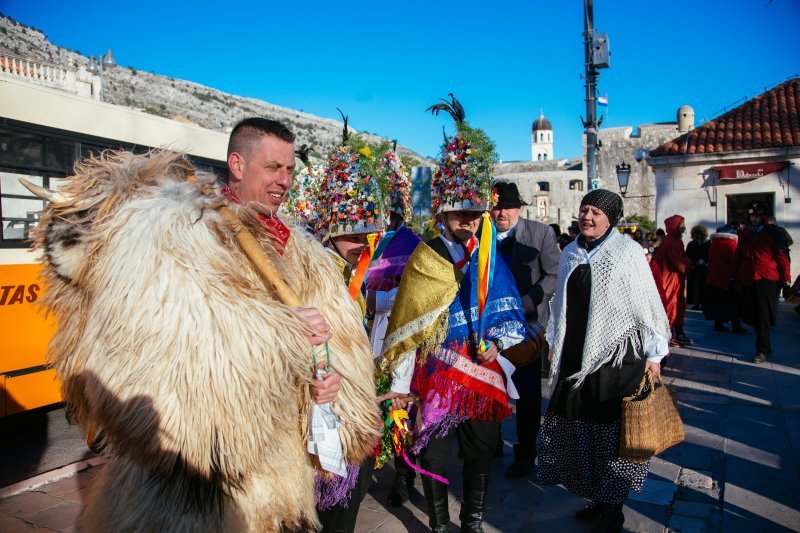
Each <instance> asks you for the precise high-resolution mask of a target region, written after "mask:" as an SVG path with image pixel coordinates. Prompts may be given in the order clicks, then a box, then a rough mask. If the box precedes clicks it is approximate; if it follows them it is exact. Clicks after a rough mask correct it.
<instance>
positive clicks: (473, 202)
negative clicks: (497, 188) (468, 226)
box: [426, 93, 497, 215]
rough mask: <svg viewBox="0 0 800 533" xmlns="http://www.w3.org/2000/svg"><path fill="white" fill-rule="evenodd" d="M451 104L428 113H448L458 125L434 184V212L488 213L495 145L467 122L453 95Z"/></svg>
mask: <svg viewBox="0 0 800 533" xmlns="http://www.w3.org/2000/svg"><path fill="white" fill-rule="evenodd" d="M450 100H451V101H450V102H448V101H447V100H444V99H442V102H443V103H440V104H434V105H432V106H430V107H429V108H428V109H427V110H426V111H430V112H431V113H433V114H435V115H438V114H439V112H440V111H446V112H447V113H449V114H450V116H451V117H453V120H454V121H455V123H456V135H455V136H454V137H452V138H450V139H448V138H447V136H446V135H445V138H444V144H443V145H442V149H441V155H440V161H439V168H438V169H437V170H436V172H435V173H434V175H433V179H432V180H431V210H432V211H433V213H434V214H437V215H438V214H439V213H444V212H447V211H485V210H487V209H489V208H490V207H491V204H492V172H493V170H494V166H495V164H496V163H497V152H496V151H495V146H494V142H492V140H491V139H490V138H489V137H488V136H487V135H486V133H485V132H484V131H483V130H481V129H480V128H473V127H472V126H470V125H469V124H467V122H466V121H465V120H464V117H465V113H464V108H463V107H462V106H461V103H460V102H459V101H458V100H456V98H455V96H453V93H450Z"/></svg>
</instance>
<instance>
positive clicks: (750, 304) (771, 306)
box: [742, 279, 780, 355]
mask: <svg viewBox="0 0 800 533" xmlns="http://www.w3.org/2000/svg"><path fill="white" fill-rule="evenodd" d="M779 290H780V283H779V282H777V281H769V280H766V279H760V280H758V281H756V282H754V283H753V285H751V286H750V287H747V288H745V290H744V294H743V295H742V319H743V320H744V321H745V322H747V323H748V324H750V325H752V326H753V332H754V333H755V334H756V354H760V353H763V354H764V355H770V354H772V344H771V342H770V338H769V328H770V327H772V326H774V325H775V321H776V318H777V316H778V293H779Z"/></svg>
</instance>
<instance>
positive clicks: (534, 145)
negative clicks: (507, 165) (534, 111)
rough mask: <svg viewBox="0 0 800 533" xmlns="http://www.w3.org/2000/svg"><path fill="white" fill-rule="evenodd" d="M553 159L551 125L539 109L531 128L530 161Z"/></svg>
mask: <svg viewBox="0 0 800 533" xmlns="http://www.w3.org/2000/svg"><path fill="white" fill-rule="evenodd" d="M550 159H553V125H552V124H550V121H549V120H547V119H546V118H545V117H544V112H543V111H542V110H539V118H537V119H536V120H535V121H534V123H533V127H532V128H531V161H548V160H550Z"/></svg>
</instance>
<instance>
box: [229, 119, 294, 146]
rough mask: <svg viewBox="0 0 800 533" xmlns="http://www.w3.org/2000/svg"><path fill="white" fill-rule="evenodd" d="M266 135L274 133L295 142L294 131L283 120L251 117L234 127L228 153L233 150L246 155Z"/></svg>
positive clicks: (275, 135)
mask: <svg viewBox="0 0 800 533" xmlns="http://www.w3.org/2000/svg"><path fill="white" fill-rule="evenodd" d="M264 135H272V136H273V137H277V138H278V139H280V140H282V141H286V142H287V143H293V142H294V133H292V130H290V129H289V128H287V127H286V126H285V125H284V124H283V123H282V122H278V121H277V120H270V119H268V118H262V117H250V118H246V119H244V120H241V121H240V122H239V123H238V124H236V126H234V127H233V131H231V136H230V139H229V140H228V155H231V154H232V153H233V152H238V153H240V154H245V155H246V154H247V152H248V151H249V149H250V147H251V146H253V145H254V144H255V143H256V142H257V141H258V140H259V139H261V137H263V136H264Z"/></svg>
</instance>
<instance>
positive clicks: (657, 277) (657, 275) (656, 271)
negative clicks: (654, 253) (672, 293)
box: [650, 260, 667, 311]
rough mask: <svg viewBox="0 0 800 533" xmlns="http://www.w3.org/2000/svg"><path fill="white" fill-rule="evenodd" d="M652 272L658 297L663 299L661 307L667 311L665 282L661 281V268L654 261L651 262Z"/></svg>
mask: <svg viewBox="0 0 800 533" xmlns="http://www.w3.org/2000/svg"><path fill="white" fill-rule="evenodd" d="M650 272H652V273H653V280H654V281H655V282H656V289H658V296H659V297H661V305H663V306H664V310H665V311H666V309H667V295H666V294H664V282H663V281H661V267H660V266H658V263H656V262H655V261H653V260H650Z"/></svg>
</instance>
